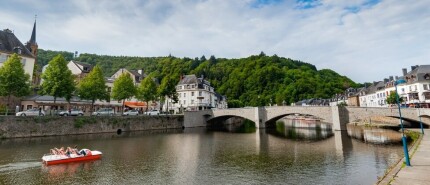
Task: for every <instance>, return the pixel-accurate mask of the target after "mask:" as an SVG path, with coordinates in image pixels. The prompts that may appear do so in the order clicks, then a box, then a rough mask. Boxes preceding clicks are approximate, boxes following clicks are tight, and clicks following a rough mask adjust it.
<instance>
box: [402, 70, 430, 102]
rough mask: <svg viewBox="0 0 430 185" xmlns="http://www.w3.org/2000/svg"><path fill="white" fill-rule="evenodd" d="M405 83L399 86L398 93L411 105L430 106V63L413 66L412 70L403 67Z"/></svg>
mask: <svg viewBox="0 0 430 185" xmlns="http://www.w3.org/2000/svg"><path fill="white" fill-rule="evenodd" d="M403 79H404V80H405V81H406V83H405V84H400V85H399V86H398V93H399V94H400V95H401V96H403V99H404V100H405V102H404V103H405V104H407V105H408V106H409V107H416V106H421V107H427V108H428V107H430V65H416V66H411V71H409V72H407V69H403Z"/></svg>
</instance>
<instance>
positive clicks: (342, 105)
mask: <svg viewBox="0 0 430 185" xmlns="http://www.w3.org/2000/svg"><path fill="white" fill-rule="evenodd" d="M337 106H339V107H345V106H348V104H346V102H340V103H338V104H337Z"/></svg>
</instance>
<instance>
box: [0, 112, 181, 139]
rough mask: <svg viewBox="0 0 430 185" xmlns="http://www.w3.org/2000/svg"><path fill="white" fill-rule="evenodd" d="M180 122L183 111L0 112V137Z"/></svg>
mask: <svg viewBox="0 0 430 185" xmlns="http://www.w3.org/2000/svg"><path fill="white" fill-rule="evenodd" d="M183 126H184V116H183V115H168V116H164V115H163V116H124V117H120V116H113V117H110V116H101V117H95V116H82V117H51V116H45V117H14V116H0V138H19V137H41V136H59V135H73V134H93V133H107V132H128V131H141V130H156V129H178V128H183Z"/></svg>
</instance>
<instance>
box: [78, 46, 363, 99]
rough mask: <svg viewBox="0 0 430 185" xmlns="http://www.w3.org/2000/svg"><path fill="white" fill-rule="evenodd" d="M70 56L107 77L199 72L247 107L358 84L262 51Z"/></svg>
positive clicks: (325, 95) (329, 94)
mask: <svg viewBox="0 0 430 185" xmlns="http://www.w3.org/2000/svg"><path fill="white" fill-rule="evenodd" d="M76 60H78V61H81V62H84V63H89V64H92V65H95V64H99V65H100V67H101V68H102V69H103V71H104V72H105V74H106V75H107V76H111V75H112V74H114V73H115V72H116V71H117V70H119V69H120V68H127V69H144V70H145V73H146V74H150V75H152V77H154V78H156V79H159V80H161V81H163V80H164V78H165V77H169V78H170V79H169V80H173V81H175V83H176V82H178V80H179V77H180V76H181V75H186V74H195V75H197V76H201V75H203V76H204V77H205V79H206V80H208V81H209V82H210V83H211V84H212V86H214V88H215V90H216V91H217V92H218V93H220V94H223V95H226V96H227V98H228V99H232V100H240V101H241V102H242V103H244V104H245V105H247V106H262V105H268V104H275V103H276V104H278V105H282V104H283V103H285V104H287V105H288V104H290V103H293V102H297V101H299V100H303V99H309V98H331V97H332V96H333V95H334V94H336V93H341V92H343V91H344V90H345V89H346V88H348V87H358V85H357V84H356V83H354V82H353V81H351V80H350V79H349V78H347V77H345V76H341V75H339V74H337V73H336V72H334V71H332V70H330V69H322V70H317V69H316V67H315V66H314V65H311V64H308V63H305V62H301V61H297V60H292V59H289V58H283V57H278V56H276V55H273V56H267V55H266V54H264V53H260V55H253V56H249V57H247V58H240V59H225V58H216V57H215V56H211V57H210V58H209V59H206V57H205V56H202V57H200V58H199V57H196V58H194V59H190V58H187V57H185V58H176V57H173V56H167V57H126V56H106V55H95V54H81V55H80V56H79V57H78V58H77V59H76ZM175 85H176V84H175Z"/></svg>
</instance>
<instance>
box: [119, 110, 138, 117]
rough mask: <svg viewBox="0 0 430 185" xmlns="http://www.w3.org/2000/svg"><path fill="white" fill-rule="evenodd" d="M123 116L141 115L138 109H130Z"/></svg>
mask: <svg viewBox="0 0 430 185" xmlns="http://www.w3.org/2000/svg"><path fill="white" fill-rule="evenodd" d="M122 115H123V116H137V115H139V111H138V110H128V111H126V112H124V113H122Z"/></svg>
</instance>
